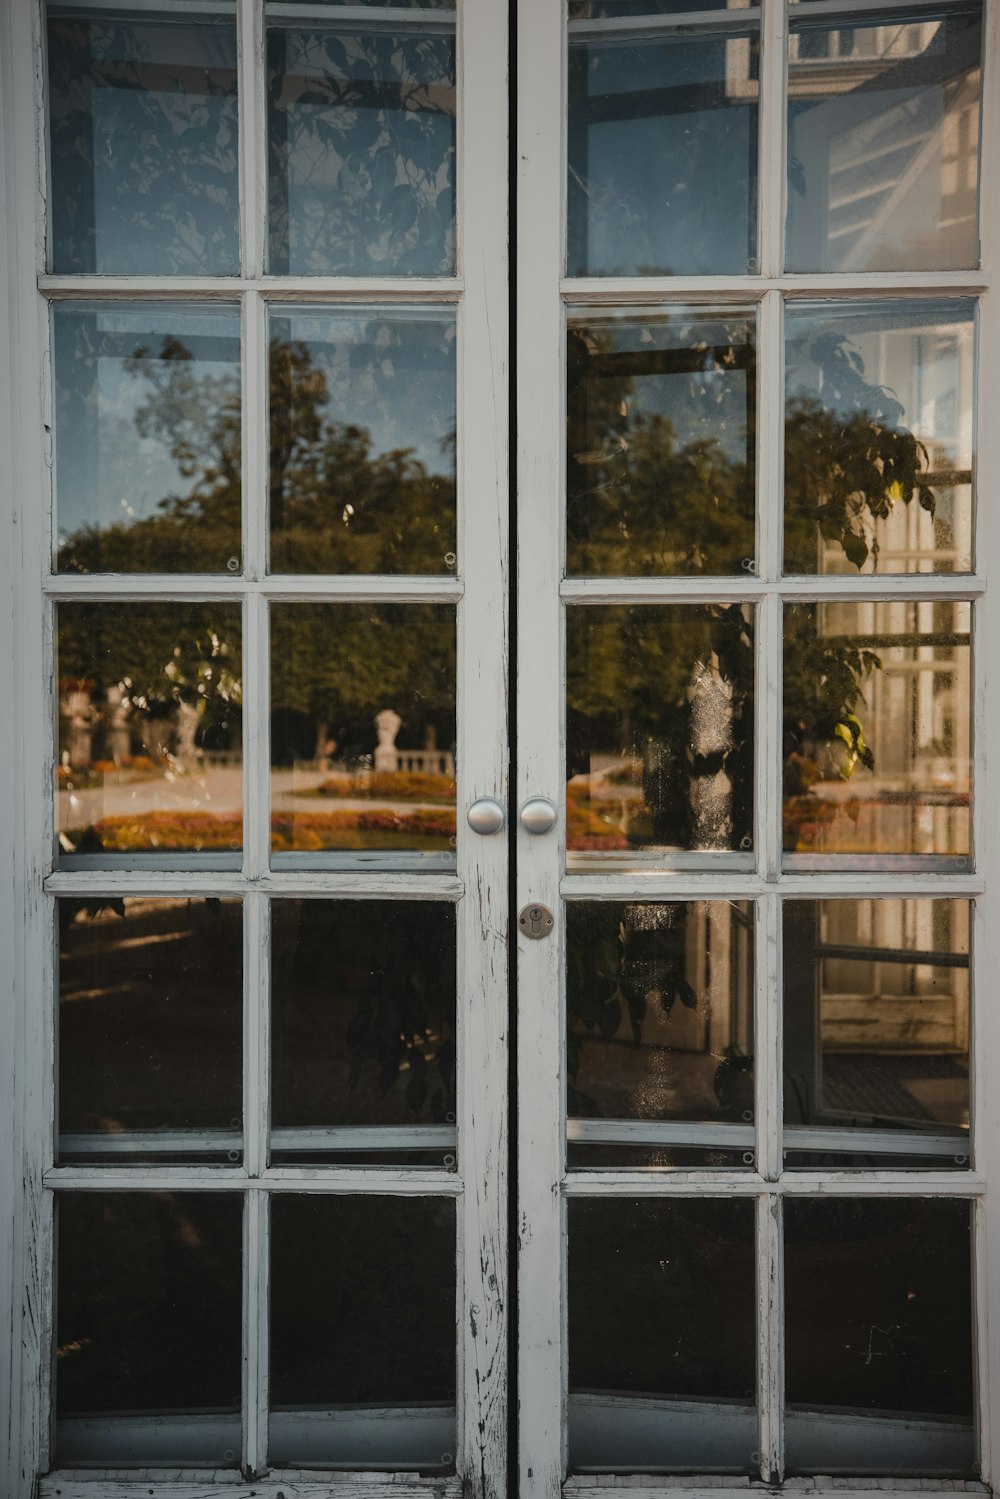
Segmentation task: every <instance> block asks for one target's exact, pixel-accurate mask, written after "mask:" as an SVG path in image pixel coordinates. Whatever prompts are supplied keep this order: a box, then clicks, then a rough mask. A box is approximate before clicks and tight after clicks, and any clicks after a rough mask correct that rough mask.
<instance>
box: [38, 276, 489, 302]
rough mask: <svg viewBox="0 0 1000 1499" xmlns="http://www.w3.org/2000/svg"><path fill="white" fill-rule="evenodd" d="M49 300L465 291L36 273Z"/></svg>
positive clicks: (451, 284)
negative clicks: (250, 293) (249, 292)
mask: <svg viewBox="0 0 1000 1499" xmlns="http://www.w3.org/2000/svg"><path fill="white" fill-rule="evenodd" d="M38 288H39V290H40V291H41V292H42V293H43V294H44V295H45V296H46V297H47V298H49V299H50V300H53V301H55V300H58V299H62V298H66V297H86V298H87V299H88V300H93V299H94V298H95V297H115V298H122V297H125V298H129V299H132V298H136V297H138V298H142V299H152V300H156V301H173V300H176V299H177V298H179V297H193V296H196V297H198V298H199V300H200V299H202V298H222V299H223V300H224V301H234V300H235V299H236V298H237V297H240V296H242V295H243V293H244V292H248V291H252V292H257V293H258V294H259V295H260V296H261V297H264V298H267V299H271V300H277V301H281V302H289V301H296V302H301V301H310V300H316V301H322V302H329V301H335V302H345V301H346V302H358V301H363V302H399V301H404V302H406V301H411V300H412V299H413V298H415V297H419V298H420V299H421V301H425V300H426V301H428V302H455V301H457V300H458V298H459V296H460V295H461V293H462V292H463V291H464V290H465V288H464V285H463V283H462V281H461V280H460V279H459V278H457V277H454V276H433V277H429V276H370V277H369V276H248V277H246V278H244V277H241V276H171V277H169V278H162V277H159V276H102V275H94V276H51V275H42V276H39V278H38Z"/></svg>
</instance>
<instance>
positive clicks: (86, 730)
mask: <svg viewBox="0 0 1000 1499" xmlns="http://www.w3.org/2000/svg"><path fill="white" fill-rule="evenodd" d="M63 716H64V717H65V719H66V721H67V736H66V737H67V740H68V747H69V763H70V765H71V766H72V767H73V769H74V770H83V769H86V767H87V766H88V765H89V764H90V762H91V760H92V759H93V757H94V736H93V733H92V730H93V727H94V723H95V721H96V719H97V710H96V709H95V708H94V705H93V703H92V702H91V701H90V693H89V692H88V691H87V689H86V688H85V687H71V688H70V690H69V691H68V692H67V693H66V696H65V697H64V698H63Z"/></svg>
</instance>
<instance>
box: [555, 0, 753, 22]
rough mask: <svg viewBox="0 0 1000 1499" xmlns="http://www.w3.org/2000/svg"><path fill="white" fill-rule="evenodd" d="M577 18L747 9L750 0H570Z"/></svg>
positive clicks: (571, 12)
mask: <svg viewBox="0 0 1000 1499" xmlns="http://www.w3.org/2000/svg"><path fill="white" fill-rule="evenodd" d="M567 3H568V11H569V20H570V25H572V24H573V22H574V21H600V20H619V19H621V20H628V19H629V18H630V17H632V16H675V15H683V14H684V12H685V11H694V10H745V9H746V8H747V6H748V5H749V4H750V0H567Z"/></svg>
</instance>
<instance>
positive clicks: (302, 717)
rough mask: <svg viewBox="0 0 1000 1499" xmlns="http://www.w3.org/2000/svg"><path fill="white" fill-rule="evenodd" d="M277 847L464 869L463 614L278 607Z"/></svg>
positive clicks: (274, 722) (417, 607)
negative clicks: (459, 863)
mask: <svg viewBox="0 0 1000 1499" xmlns="http://www.w3.org/2000/svg"><path fill="white" fill-rule="evenodd" d="M271 847H272V850H274V851H275V852H287V851H293V852H301V853H308V852H321V851H330V850H341V851H349V850H354V851H356V852H357V854H358V855H359V856H360V855H362V854H363V853H373V852H376V851H383V852H384V851H386V850H397V851H400V852H403V851H405V852H407V853H409V854H411V855H412V854H428V855H432V856H433V858H432V859H431V860H427V859H424V860H421V861H420V862H421V864H422V865H423V866H425V867H434V868H438V869H440V868H453V867H454V862H455V854H454V849H455V610H454V608H452V607H451V606H450V605H447V604H274V605H272V607H271Z"/></svg>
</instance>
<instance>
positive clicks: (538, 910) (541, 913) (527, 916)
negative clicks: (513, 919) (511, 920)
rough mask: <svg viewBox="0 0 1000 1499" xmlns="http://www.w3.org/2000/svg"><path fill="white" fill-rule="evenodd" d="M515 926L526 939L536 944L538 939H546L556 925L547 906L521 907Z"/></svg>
mask: <svg viewBox="0 0 1000 1499" xmlns="http://www.w3.org/2000/svg"><path fill="white" fill-rule="evenodd" d="M517 924H518V926H519V927H520V928H521V931H522V932H523V933H524V935H525V936H526V937H531V938H532V940H533V941H535V942H537V941H538V939H539V937H547V936H548V935H549V933H550V932H551V930H552V928H553V927H554V926H555V924H556V923H555V917H554V916H553V915H552V912H551V911H550V910H549V908H548V906H539V905H530V906H524V907H523V909H522V911H521V914H520V916H518V918H517Z"/></svg>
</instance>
